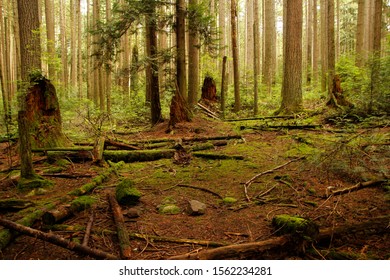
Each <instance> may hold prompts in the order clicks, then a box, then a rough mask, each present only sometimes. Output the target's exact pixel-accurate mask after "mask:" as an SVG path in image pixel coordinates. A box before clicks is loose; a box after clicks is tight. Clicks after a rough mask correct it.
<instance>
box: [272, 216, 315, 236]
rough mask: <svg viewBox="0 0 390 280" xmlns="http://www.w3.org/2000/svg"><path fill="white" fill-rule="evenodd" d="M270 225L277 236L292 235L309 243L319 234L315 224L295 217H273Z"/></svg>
mask: <svg viewBox="0 0 390 280" xmlns="http://www.w3.org/2000/svg"><path fill="white" fill-rule="evenodd" d="M272 225H273V227H274V228H275V229H276V230H277V234H278V235H283V234H292V235H294V236H299V237H301V238H302V239H305V240H309V241H313V240H315V239H316V238H317V236H318V233H319V227H318V225H317V224H316V223H314V222H312V221H309V220H307V219H304V218H301V217H297V216H290V215H278V216H275V217H274V218H273V219H272Z"/></svg>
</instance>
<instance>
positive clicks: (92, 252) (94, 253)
mask: <svg viewBox="0 0 390 280" xmlns="http://www.w3.org/2000/svg"><path fill="white" fill-rule="evenodd" d="M0 225H2V226H4V227H6V228H8V229H11V230H14V231H17V232H20V233H23V234H25V235H28V236H31V237H34V238H38V239H41V240H44V241H47V242H50V243H52V244H55V245H58V246H60V247H62V248H65V249H68V250H71V251H74V252H77V253H81V254H85V255H88V256H90V257H93V258H97V259H107V260H117V259H118V257H117V256H115V255H112V254H110V253H106V252H104V251H101V250H98V249H92V248H90V247H87V246H84V245H80V244H77V243H75V242H72V241H69V240H66V239H64V238H62V237H60V236H57V235H54V234H52V233H45V232H43V231H40V230H36V229H33V228H30V227H26V226H23V225H20V224H17V223H15V222H12V221H10V220H7V219H4V218H2V217H0Z"/></svg>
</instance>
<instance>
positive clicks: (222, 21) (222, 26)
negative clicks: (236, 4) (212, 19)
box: [218, 1, 227, 88]
mask: <svg viewBox="0 0 390 280" xmlns="http://www.w3.org/2000/svg"><path fill="white" fill-rule="evenodd" d="M218 27H219V29H218V31H219V58H220V59H219V61H222V63H221V66H220V67H219V69H220V71H221V75H222V71H223V67H224V65H223V58H224V57H225V56H226V54H227V53H226V48H227V46H226V45H227V44H226V1H219V18H218ZM225 71H226V65H225ZM222 86H223V85H222V81H221V88H222Z"/></svg>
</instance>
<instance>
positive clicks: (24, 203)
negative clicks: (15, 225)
mask: <svg viewBox="0 0 390 280" xmlns="http://www.w3.org/2000/svg"><path fill="white" fill-rule="evenodd" d="M33 205H34V203H33V202H31V201H28V200H24V199H17V198H8V199H1V200H0V210H20V209H25V208H27V207H31V206H33Z"/></svg>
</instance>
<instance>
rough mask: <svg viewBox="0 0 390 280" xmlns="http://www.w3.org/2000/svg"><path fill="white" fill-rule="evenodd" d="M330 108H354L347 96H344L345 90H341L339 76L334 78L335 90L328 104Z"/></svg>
mask: <svg viewBox="0 0 390 280" xmlns="http://www.w3.org/2000/svg"><path fill="white" fill-rule="evenodd" d="M326 105H327V106H329V107H336V108H339V107H340V106H341V107H350V108H352V107H353V104H352V103H351V102H349V101H348V100H347V99H346V98H345V95H344V94H343V89H342V88H341V79H340V76H339V75H334V77H333V88H332V94H331V96H330V98H329V100H328V102H327V103H326Z"/></svg>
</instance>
